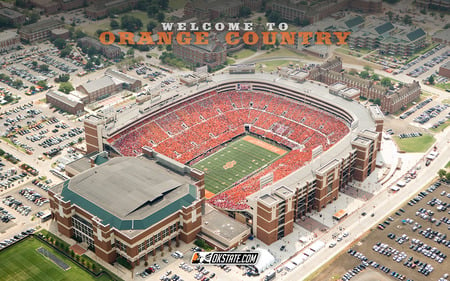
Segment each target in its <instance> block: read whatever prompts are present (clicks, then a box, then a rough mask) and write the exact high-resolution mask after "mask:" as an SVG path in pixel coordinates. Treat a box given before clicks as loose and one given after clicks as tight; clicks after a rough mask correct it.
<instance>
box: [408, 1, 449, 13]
mask: <svg viewBox="0 0 450 281" xmlns="http://www.w3.org/2000/svg"><path fill="white" fill-rule="evenodd" d="M414 3H416V5H417V6H418V7H420V8H426V9H436V10H443V11H448V10H450V1H448V0H416V1H415V2H414Z"/></svg>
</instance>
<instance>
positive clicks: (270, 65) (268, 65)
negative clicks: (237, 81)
mask: <svg viewBox="0 0 450 281" xmlns="http://www.w3.org/2000/svg"><path fill="white" fill-rule="evenodd" d="M289 62H290V61H288V60H272V61H265V62H263V63H261V64H258V68H259V65H263V67H262V69H263V70H264V71H273V70H276V69H277V67H279V66H287V65H289Z"/></svg>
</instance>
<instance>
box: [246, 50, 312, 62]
mask: <svg viewBox="0 0 450 281" xmlns="http://www.w3.org/2000/svg"><path fill="white" fill-rule="evenodd" d="M276 57H292V58H305V57H306V55H304V54H299V53H296V52H293V51H291V50H289V49H286V48H279V49H278V50H277V49H272V50H271V51H268V52H266V53H265V54H262V55H260V56H257V57H256V58H255V59H267V58H276Z"/></svg>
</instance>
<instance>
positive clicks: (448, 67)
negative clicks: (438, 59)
mask: <svg viewBox="0 0 450 281" xmlns="http://www.w3.org/2000/svg"><path fill="white" fill-rule="evenodd" d="M439 75H441V76H444V77H447V78H450V61H449V62H447V63H444V64H443V65H441V67H439Z"/></svg>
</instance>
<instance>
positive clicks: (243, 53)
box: [232, 49, 255, 60]
mask: <svg viewBox="0 0 450 281" xmlns="http://www.w3.org/2000/svg"><path fill="white" fill-rule="evenodd" d="M254 53H255V51H253V50H250V49H242V50H239V51H237V52H236V53H233V54H232V57H233V58H235V59H238V60H239V59H244V58H248V57H249V56H251V55H253V54H254Z"/></svg>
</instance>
